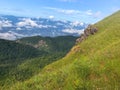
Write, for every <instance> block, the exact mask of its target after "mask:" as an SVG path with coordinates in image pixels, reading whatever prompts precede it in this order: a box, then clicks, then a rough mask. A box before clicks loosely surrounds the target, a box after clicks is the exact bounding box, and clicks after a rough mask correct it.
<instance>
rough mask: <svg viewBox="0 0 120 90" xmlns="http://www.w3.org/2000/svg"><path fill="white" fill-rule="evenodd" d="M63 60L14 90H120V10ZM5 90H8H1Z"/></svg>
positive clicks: (13, 89)
mask: <svg viewBox="0 0 120 90" xmlns="http://www.w3.org/2000/svg"><path fill="white" fill-rule="evenodd" d="M95 26H96V27H97V28H98V30H99V31H98V32H97V33H96V34H95V35H91V36H89V37H88V38H87V39H86V40H84V41H83V42H82V43H79V44H78V45H76V46H74V47H73V48H72V49H71V51H70V52H69V53H68V54H67V55H66V56H65V57H64V58H63V59H61V60H59V61H56V62H54V63H52V64H50V65H47V66H46V67H45V68H44V69H42V71H40V73H39V74H37V75H35V76H33V77H32V78H30V79H29V80H26V81H25V82H18V83H16V84H15V85H13V86H11V87H10V88H9V89H10V90H120V67H119V66H120V11H119V12H117V13H115V14H113V15H111V16H109V17H107V18H105V19H104V20H102V21H100V22H98V23H96V24H95ZM1 89H3V90H5V89H8V88H7V87H4V88H1Z"/></svg>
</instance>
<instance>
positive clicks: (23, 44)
mask: <svg viewBox="0 0 120 90" xmlns="http://www.w3.org/2000/svg"><path fill="white" fill-rule="evenodd" d="M75 40H76V37H72V36H61V37H55V38H50V37H40V36H35V37H28V38H23V39H20V40H19V42H18V40H17V41H8V40H0V87H3V86H9V85H11V84H14V83H16V82H17V81H20V82H23V81H25V80H27V79H29V78H31V77H32V76H34V75H36V74H38V73H39V72H40V71H41V69H42V68H43V67H45V66H46V65H48V64H50V63H52V62H54V61H56V60H59V59H60V58H62V57H63V56H64V55H65V54H66V53H67V52H68V51H69V50H70V48H71V47H72V46H73V45H74V44H75ZM39 41H42V43H40V45H42V46H43V47H42V49H41V46H39V45H38V44H39ZM28 42H29V43H30V44H28ZM44 42H45V43H44ZM45 44H46V45H47V47H49V49H46V46H45V47H44V45H45ZM66 44H67V45H66ZM34 45H38V46H39V47H38V48H36V47H34ZM0 89H1V88H0Z"/></svg>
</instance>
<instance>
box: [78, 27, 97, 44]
mask: <svg viewBox="0 0 120 90" xmlns="http://www.w3.org/2000/svg"><path fill="white" fill-rule="evenodd" d="M97 31H98V29H97V28H96V27H95V26H94V25H88V27H87V28H86V29H85V30H84V34H81V36H80V38H78V39H77V40H76V44H77V43H81V42H82V41H83V40H85V39H86V38H87V37H88V36H90V35H94V34H95V33H96V32H97Z"/></svg>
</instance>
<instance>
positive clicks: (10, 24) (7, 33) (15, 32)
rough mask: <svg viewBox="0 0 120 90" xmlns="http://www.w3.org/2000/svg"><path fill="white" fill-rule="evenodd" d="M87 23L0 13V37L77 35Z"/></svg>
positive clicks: (9, 38)
mask: <svg viewBox="0 0 120 90" xmlns="http://www.w3.org/2000/svg"><path fill="white" fill-rule="evenodd" d="M86 26H87V24H85V23H83V22H78V21H76V22H70V21H60V20H54V19H45V18H30V17H18V16H12V15H0V38H2V39H8V40H15V39H18V38H22V37H30V36H37V35H39V36H44V37H45V36H49V37H55V36H66V35H72V36H79V35H80V34H81V33H82V32H83V30H84V28H85V27H86Z"/></svg>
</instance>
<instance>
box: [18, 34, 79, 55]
mask: <svg viewBox="0 0 120 90" xmlns="http://www.w3.org/2000/svg"><path fill="white" fill-rule="evenodd" d="M76 39H77V37H73V36H59V37H53V38H52V37H40V36H34V37H26V38H22V39H19V40H17V41H16V42H18V43H23V44H27V45H30V46H34V47H35V46H36V45H38V44H39V41H41V40H43V41H44V42H45V44H46V46H45V44H43V46H42V45H41V46H38V49H40V50H41V49H42V50H44V51H47V52H49V53H50V52H60V51H62V52H68V51H69V50H70V48H71V47H72V46H73V45H74V44H75V41H76Z"/></svg>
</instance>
